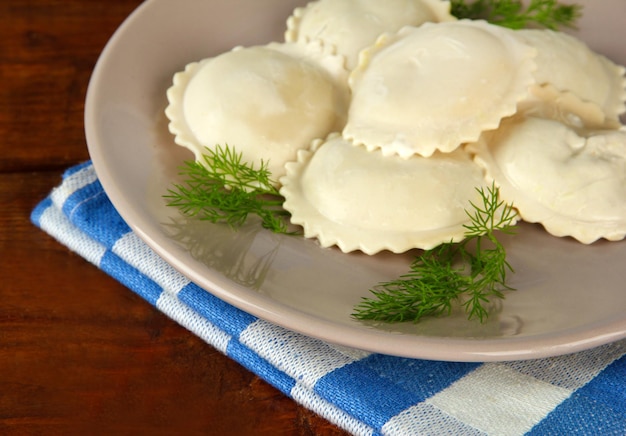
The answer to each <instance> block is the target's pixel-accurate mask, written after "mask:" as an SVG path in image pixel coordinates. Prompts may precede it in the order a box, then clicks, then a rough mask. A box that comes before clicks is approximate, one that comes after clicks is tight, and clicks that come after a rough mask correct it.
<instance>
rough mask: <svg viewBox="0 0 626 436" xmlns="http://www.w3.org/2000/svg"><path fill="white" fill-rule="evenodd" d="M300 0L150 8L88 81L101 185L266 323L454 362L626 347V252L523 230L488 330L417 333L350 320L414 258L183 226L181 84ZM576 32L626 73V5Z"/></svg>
mask: <svg viewBox="0 0 626 436" xmlns="http://www.w3.org/2000/svg"><path fill="white" fill-rule="evenodd" d="M303 3H304V2H303V1H295V0H264V1H262V2H260V1H254V0H176V1H175V2H174V1H171V0H149V1H147V2H145V3H143V4H142V5H141V6H140V7H139V8H138V9H137V10H136V11H134V12H133V13H132V14H131V15H130V16H129V17H128V18H127V20H126V21H125V22H124V23H123V24H122V25H121V26H120V28H119V29H118V30H117V31H116V33H115V34H114V35H113V36H112V38H111V39H110V41H109V43H108V44H107V46H106V47H105V49H104V51H103V53H102V55H101V57H100V59H99V61H98V63H97V65H96V67H95V69H94V72H93V75H92V78H91V81H90V84H89V89H88V93H87V99H86V108H85V127H86V136H87V142H88V147H89V152H90V155H91V158H92V160H93V163H94V166H95V169H96V172H97V174H98V176H99V178H100V180H101V182H102V185H103V187H104V189H105V191H106V193H107V194H108V196H109V197H110V199H111V201H112V202H113V204H114V206H115V207H116V209H117V210H118V211H119V213H120V214H121V215H122V217H123V218H124V219H125V220H126V221H127V222H128V224H129V225H130V226H131V227H132V228H133V230H134V231H135V232H136V233H137V234H138V235H139V237H141V238H142V239H143V240H144V241H145V242H146V243H147V244H148V245H149V246H150V247H152V248H153V249H154V250H155V251H156V252H157V253H158V254H159V255H161V256H162V257H163V258H164V259H165V260H167V261H168V262H169V263H170V264H172V265H173V266H174V267H175V268H176V269H177V270H179V271H180V272H181V273H183V274H184V275H185V276H187V277H188V278H189V279H191V280H192V281H194V282H195V283H197V284H198V285H200V286H201V287H202V288H204V289H206V290H207V291H208V292H211V293H213V294H214V295H216V296H217V297H219V298H221V299H223V300H225V301H227V302H228V303H230V304H232V305H234V306H236V307H238V308H240V309H242V310H244V311H246V312H248V313H251V314H253V315H255V316H257V317H259V318H261V319H265V320H267V321H270V322H272V323H275V324H278V325H280V326H283V327H286V328H288V329H290V330H293V331H296V332H300V333H303V334H305V335H308V336H311V337H315V338H318V339H321V340H324V341H328V342H330V343H333V344H337V345H340V346H348V347H354V348H358V349H362V350H366V351H370V352H378V353H384V354H390V355H396V356H403V357H412V358H422V359H435V360H447V361H501V360H514V359H530V358H540V357H547V356H554V355H559V354H566V353H571V352H576V351H580V350H583V349H588V348H591V347H595V346H598V345H601V344H605V343H609V342H611V341H615V340H618V339H620V338H624V337H626V289H624V288H625V286H624V283H626V268H624V263H625V261H626V242H613V243H608V242H599V243H596V244H593V245H591V246H583V245H581V244H579V243H577V242H574V241H572V240H570V239H568V238H555V237H552V236H549V235H548V234H546V233H545V232H544V231H543V230H542V229H541V228H540V227H538V226H533V225H521V226H520V231H519V233H518V235H517V236H514V237H510V238H507V239H506V241H505V244H506V245H507V249H508V252H509V256H510V258H509V260H510V262H511V264H512V265H513V267H514V268H515V270H516V272H515V274H514V275H512V276H511V282H510V284H511V285H512V286H513V287H515V288H516V289H517V290H516V291H514V292H510V293H508V294H507V297H506V299H505V300H504V301H503V302H502V304H501V305H499V306H498V307H496V308H494V313H493V314H492V315H491V316H490V318H489V320H488V322H486V323H485V324H480V323H478V322H475V321H467V320H466V319H465V316H464V314H463V313H456V312H455V313H453V314H452V315H451V316H450V317H445V318H436V319H429V320H426V321H424V322H421V323H418V324H406V325H405V324H402V325H388V324H373V323H362V322H359V321H356V320H355V319H353V318H352V317H351V316H350V314H351V313H352V310H353V307H354V305H355V304H356V303H358V302H359V301H360V299H361V297H364V296H368V295H369V292H368V289H371V287H372V286H374V285H375V284H376V283H378V282H380V281H382V280H386V279H390V278H394V277H397V276H398V275H399V274H401V273H403V272H405V271H407V268H408V264H409V262H410V255H391V254H382V255H377V256H374V257H369V256H366V255H362V254H343V253H340V252H339V251H337V250H335V249H322V248H320V247H319V246H318V245H317V243H316V242H315V241H312V240H306V239H304V238H301V237H293V236H280V235H275V234H272V233H269V232H267V231H265V230H261V229H260V228H259V226H258V224H257V223H255V222H250V223H249V224H247V225H246V226H244V228H242V229H240V230H238V231H232V230H230V229H228V228H227V227H223V226H218V225H213V224H208V223H203V222H198V221H197V220H189V219H185V218H183V217H181V216H180V215H179V214H178V213H177V212H176V211H175V210H172V209H171V208H168V207H167V206H166V205H165V202H164V200H163V197H162V196H163V194H164V193H165V192H166V190H167V188H168V187H170V186H171V183H172V182H173V181H175V180H176V178H177V175H176V174H177V169H178V167H179V166H180V164H182V162H183V161H184V160H188V159H191V158H192V156H191V154H190V153H188V152H187V151H186V150H185V149H183V148H181V147H178V146H176V145H175V144H174V142H173V138H172V136H171V135H170V134H169V132H168V131H167V120H166V118H165V116H164V113H163V110H164V108H165V106H166V97H165V90H166V89H167V88H168V87H169V86H170V83H171V80H172V76H173V74H174V73H175V72H176V71H179V70H181V69H182V68H183V67H184V66H185V65H186V64H187V63H188V62H191V61H195V60H199V59H202V58H204V57H209V56H213V55H216V54H219V53H222V52H224V51H226V50H229V49H231V48H232V47H234V46H236V45H242V46H249V45H256V44H264V43H267V42H269V41H280V40H282V37H283V32H284V29H285V21H286V19H287V17H288V16H289V15H290V13H291V11H292V10H293V8H294V7H296V6H298V5H301V4H303ZM580 3H581V4H583V5H584V6H585V7H586V8H585V13H584V16H583V19H582V20H581V21H580V23H579V28H578V29H577V30H576V31H575V33H577V34H578V35H580V37H581V38H583V39H584V40H585V41H587V42H588V43H589V45H590V46H591V47H592V48H594V49H596V50H597V51H599V52H601V53H604V54H606V55H607V56H609V57H611V58H612V59H613V60H615V61H616V62H618V63H620V64H626V47H623V46H622V45H621V44H620V41H624V40H625V37H626V29H625V28H624V27H623V26H622V23H623V22H624V18H626V2H624V1H623V0H604V1H603V2H597V1H592V0H588V1H582V2H580Z"/></svg>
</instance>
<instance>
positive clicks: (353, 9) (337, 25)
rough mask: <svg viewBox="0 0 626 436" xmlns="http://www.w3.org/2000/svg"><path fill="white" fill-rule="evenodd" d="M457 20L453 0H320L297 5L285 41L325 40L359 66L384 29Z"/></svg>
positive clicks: (348, 62)
mask: <svg viewBox="0 0 626 436" xmlns="http://www.w3.org/2000/svg"><path fill="white" fill-rule="evenodd" d="M451 20H456V18H455V17H454V16H452V15H451V14H450V3H449V2H447V1H442V0H385V1H381V0H317V1H314V2H311V3H309V4H308V5H306V6H305V7H301V8H296V9H295V10H294V12H293V14H292V15H291V17H289V19H288V20H287V31H286V32H285V41H287V42H294V41H300V42H308V41H311V40H316V39H321V40H322V41H324V43H325V44H329V45H332V46H334V47H335V48H336V50H337V53H339V54H341V55H344V56H345V57H346V66H347V67H348V69H352V68H354V67H355V66H356V65H357V62H358V55H359V52H360V51H361V50H362V49H364V48H365V47H368V46H370V45H371V44H373V43H374V41H376V38H377V37H378V36H379V35H380V34H381V33H383V32H395V31H397V30H399V29H400V28H401V27H403V26H405V25H414V26H418V25H420V24H422V23H424V22H426V21H433V22H439V21H451Z"/></svg>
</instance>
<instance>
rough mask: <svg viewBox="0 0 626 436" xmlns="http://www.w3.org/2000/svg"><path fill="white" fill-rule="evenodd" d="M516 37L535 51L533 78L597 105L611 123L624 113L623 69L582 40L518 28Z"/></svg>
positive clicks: (625, 94) (624, 86)
mask: <svg viewBox="0 0 626 436" xmlns="http://www.w3.org/2000/svg"><path fill="white" fill-rule="evenodd" d="M515 35H517V36H518V37H520V39H521V40H522V41H524V42H526V43H527V44H529V45H531V46H533V47H535V48H536V49H537V58H536V63H537V70H536V71H535V78H536V81H537V83H538V84H539V85H544V84H551V85H552V86H554V87H555V88H557V89H558V90H560V91H568V92H571V93H573V94H574V95H576V96H578V97H580V98H581V99H582V100H583V101H586V102H593V103H596V104H597V105H598V106H600V108H602V110H603V111H604V113H605V114H606V116H607V118H608V119H609V120H612V121H613V122H614V124H617V123H618V122H619V121H618V120H619V116H620V115H621V114H623V113H624V112H625V111H626V105H625V102H626V79H625V78H624V71H626V70H625V68H624V67H623V66H620V65H616V64H614V63H613V62H612V61H610V60H609V59H608V58H606V57H605V56H602V55H600V54H598V53H596V52H594V51H593V50H591V49H590V48H589V47H588V46H587V45H586V44H585V43H584V42H582V41H581V40H579V39H577V38H575V37H573V36H571V35H568V34H565V33H563V32H557V31H553V30H548V29H521V30H518V31H516V32H515Z"/></svg>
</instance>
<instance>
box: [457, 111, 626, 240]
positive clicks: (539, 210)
mask: <svg viewBox="0 0 626 436" xmlns="http://www.w3.org/2000/svg"><path fill="white" fill-rule="evenodd" d="M467 148H468V150H469V151H471V152H472V153H476V162H477V163H478V164H479V165H481V166H482V167H484V168H485V169H486V172H487V176H488V178H490V179H493V181H495V183H496V184H497V185H498V186H499V187H500V195H501V197H502V199H503V200H504V201H506V202H508V203H513V205H514V207H516V208H517V209H518V211H519V214H520V216H521V218H522V219H523V220H525V221H528V222H533V223H541V224H542V225H543V226H544V227H545V229H546V230H547V231H548V232H549V233H551V234H553V235H555V236H572V237H573V238H575V239H577V240H579V241H580V242H582V243H585V244H589V243H592V242H594V241H596V240H598V239H600V238H605V239H608V240H614V241H617V240H621V239H623V238H624V236H625V235H626V132H625V131H620V130H605V131H597V132H588V133H587V134H586V135H582V134H579V133H577V132H576V131H574V130H573V129H572V128H570V127H568V126H567V125H565V124H563V123H560V122H558V121H555V120H550V119H542V118H534V117H513V118H511V119H509V120H506V121H505V122H503V123H502V127H501V128H500V129H498V130H497V131H495V132H489V133H488V134H486V135H484V136H483V138H481V140H480V141H478V142H477V143H475V144H470V145H468V147H467Z"/></svg>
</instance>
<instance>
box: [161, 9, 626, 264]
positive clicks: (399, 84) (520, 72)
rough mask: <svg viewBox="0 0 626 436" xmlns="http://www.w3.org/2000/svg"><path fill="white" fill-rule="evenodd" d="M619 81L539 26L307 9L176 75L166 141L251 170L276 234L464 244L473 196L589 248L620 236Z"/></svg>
mask: <svg viewBox="0 0 626 436" xmlns="http://www.w3.org/2000/svg"><path fill="white" fill-rule="evenodd" d="M624 74H625V68H624V67H622V66H619V65H616V64H614V63H613V62H612V61H610V60H609V59H607V58H606V57H604V56H602V55H600V54H598V53H595V52H593V51H592V50H591V49H590V48H589V47H587V46H586V45H585V44H584V43H582V42H581V41H580V40H578V39H576V38H574V37H572V36H569V35H567V34H564V33H561V32H556V31H551V30H537V29H533V30H510V29H506V28H503V27H499V26H496V25H493V24H489V23H487V22H485V21H481V20H457V19H456V18H455V17H453V16H452V15H451V14H450V3H449V2H447V1H443V0H390V1H385V2H381V1H380V0H317V1H313V2H311V3H309V4H308V5H306V6H305V7H300V8H296V9H295V10H294V11H293V14H292V16H291V17H289V19H288V20H287V25H286V31H285V41H284V42H272V43H270V44H267V45H262V46H252V47H236V48H234V49H233V50H231V51H229V52H226V53H223V54H220V55H218V56H215V57H212V58H208V59H204V60H200V61H198V62H193V63H191V64H189V65H188V66H187V67H186V68H185V70H184V71H181V72H179V73H177V74H176V75H175V76H174V81H173V85H172V87H171V88H170V89H168V91H167V97H168V101H169V105H168V107H167V109H166V115H167V116H168V118H169V120H170V124H169V128H170V131H171V133H172V134H173V135H174V136H175V142H176V143H177V144H179V145H182V146H184V147H187V148H189V149H190V150H192V151H193V153H194V154H195V156H196V159H197V160H198V161H201V159H200V157H201V156H202V154H203V153H204V152H205V151H206V150H205V149H206V148H207V147H208V148H214V147H216V146H217V145H228V146H230V147H233V148H234V149H235V150H236V151H237V152H238V153H241V154H242V157H243V160H244V161H246V162H248V163H250V164H252V165H254V166H255V167H257V168H258V166H259V165H260V163H261V161H263V162H265V163H267V164H268V167H269V169H270V171H271V173H272V176H273V178H274V180H275V181H276V182H275V183H276V187H277V188H279V189H280V193H281V194H282V195H283V196H284V198H285V202H284V204H283V206H284V208H285V209H286V210H287V211H289V212H290V213H291V221H292V223H294V224H298V225H300V226H302V227H303V229H304V235H305V237H308V238H316V239H317V240H318V241H319V243H320V245H322V246H323V247H330V246H337V247H338V248H339V249H341V250H342V251H344V252H350V251H355V250H359V251H362V252H364V253H366V254H375V253H378V252H380V251H383V250H388V251H391V252H394V253H402V252H405V251H408V250H411V249H414V248H418V249H430V248H433V247H436V246H437V245H440V244H442V243H445V242H450V241H460V240H462V239H463V238H464V233H465V227H464V225H467V224H469V223H470V220H469V218H468V215H467V214H466V210H471V208H472V206H471V204H472V203H479V202H481V198H480V194H479V193H478V191H477V189H479V188H483V189H486V188H487V187H489V186H491V184H492V183H495V185H496V186H498V187H499V190H500V197H501V200H503V201H505V202H507V203H510V204H513V205H514V207H515V208H516V210H517V211H518V214H519V217H520V218H521V219H522V220H524V221H527V222H532V223H540V224H541V225H543V227H544V228H545V229H546V230H547V231H548V232H549V233H551V234H553V235H555V236H570V237H573V238H575V239H577V240H578V241H580V242H582V243H585V244H589V243H592V242H594V241H596V240H598V239H607V240H613V241H617V240H621V239H623V238H624V237H625V236H626V128H625V127H624V126H623V125H622V123H621V122H620V117H621V116H622V115H623V114H624V113H625V112H626V79H625V76H624Z"/></svg>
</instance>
